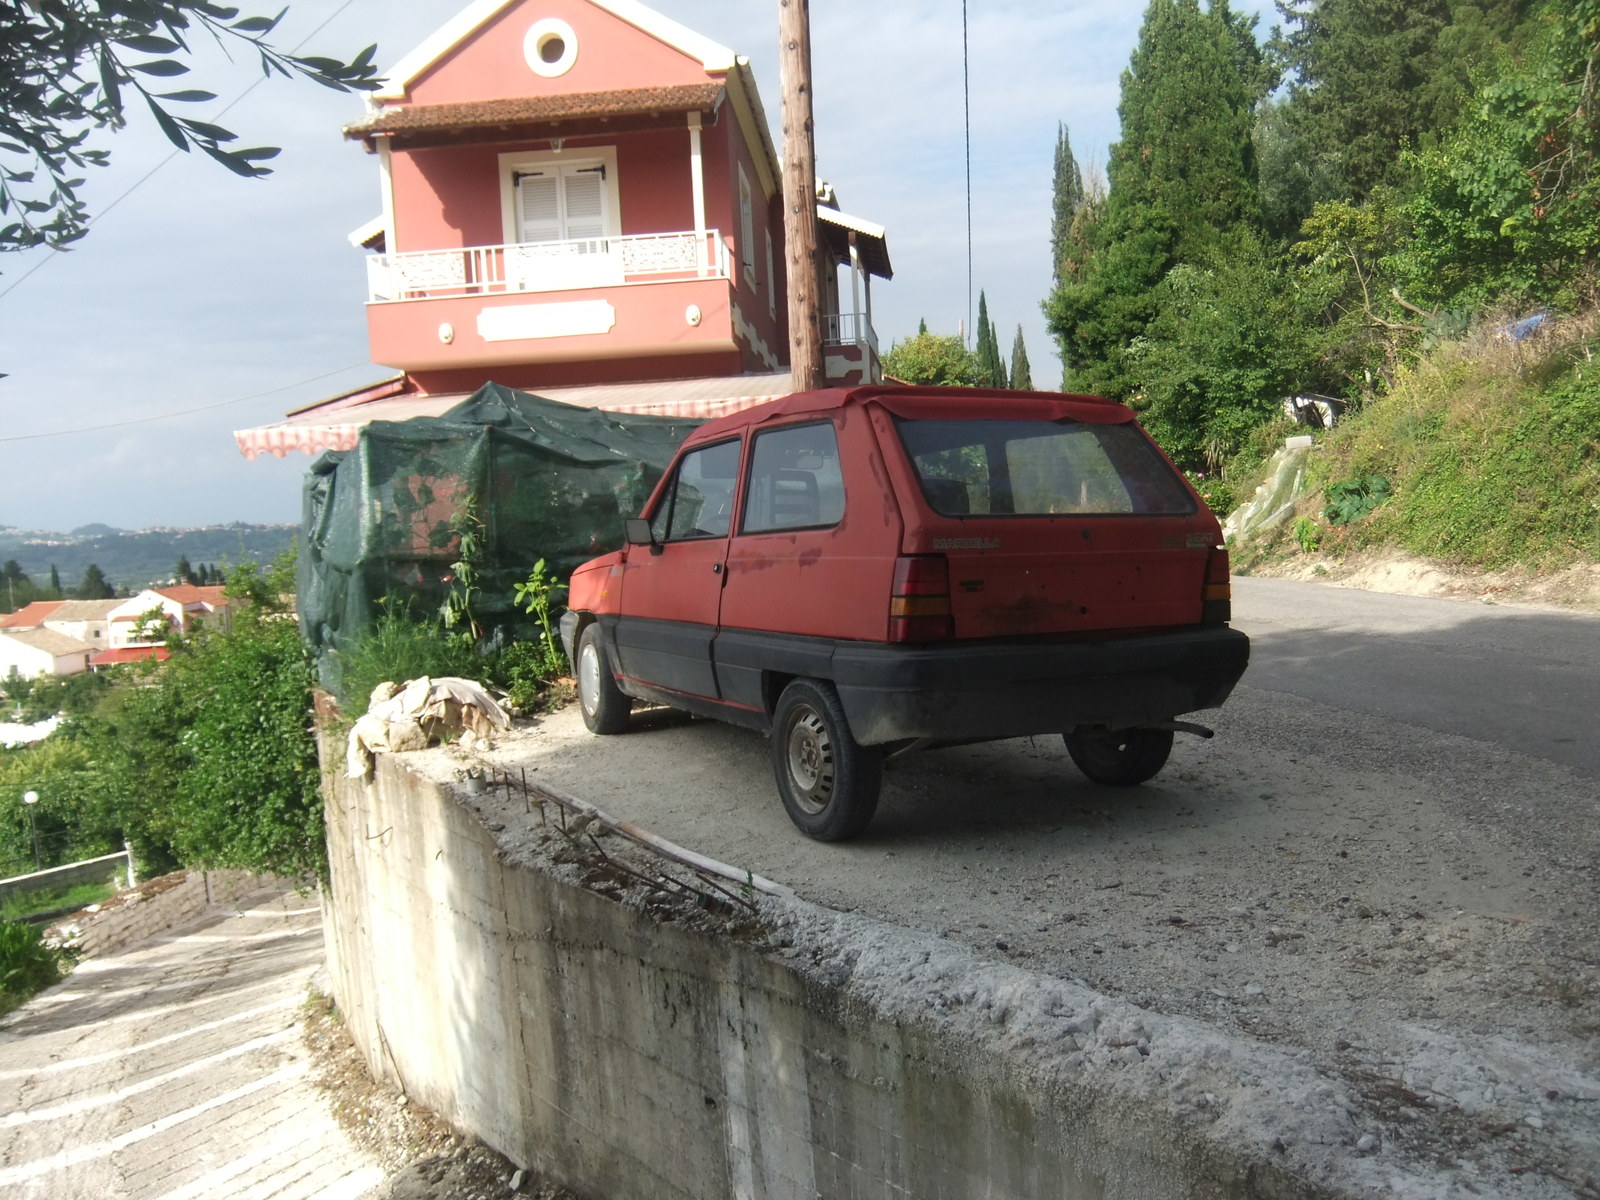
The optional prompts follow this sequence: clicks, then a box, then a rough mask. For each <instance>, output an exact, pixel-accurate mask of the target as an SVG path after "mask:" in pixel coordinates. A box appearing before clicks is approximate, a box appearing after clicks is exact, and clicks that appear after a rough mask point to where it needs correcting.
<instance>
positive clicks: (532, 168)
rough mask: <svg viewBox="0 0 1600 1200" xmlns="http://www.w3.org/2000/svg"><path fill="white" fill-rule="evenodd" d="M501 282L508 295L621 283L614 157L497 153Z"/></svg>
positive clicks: (605, 152)
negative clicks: (502, 231) (503, 245)
mask: <svg viewBox="0 0 1600 1200" xmlns="http://www.w3.org/2000/svg"><path fill="white" fill-rule="evenodd" d="M500 169H501V171H502V176H501V179H502V183H501V187H502V192H501V206H502V220H503V224H504V229H505V234H504V238H505V242H506V244H507V248H506V251H505V281H506V287H507V289H508V290H510V291H518V292H540V291H556V290H560V289H563V288H588V287H610V286H613V285H615V284H620V283H621V282H623V275H624V271H623V260H622V250H621V247H619V246H618V245H616V244H614V242H613V240H612V239H615V238H617V237H618V236H619V235H620V233H621V217H620V215H619V212H618V204H617V153H616V151H615V150H614V149H612V148H610V147H605V148H602V149H597V150H589V151H587V152H586V153H584V154H583V155H581V156H578V155H571V154H557V153H555V152H553V151H552V152H547V153H543V154H534V153H528V152H523V153H520V154H502V155H501V156H500Z"/></svg>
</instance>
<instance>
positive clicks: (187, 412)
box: [0, 362, 372, 442]
mask: <svg viewBox="0 0 1600 1200" xmlns="http://www.w3.org/2000/svg"><path fill="white" fill-rule="evenodd" d="M371 365H372V364H371V363H365V362H359V363H350V364H349V365H348V366H343V367H340V368H339V369H338V370H335V371H325V372H323V373H322V374H321V375H313V376H311V377H310V378H309V379H298V380H296V381H295V382H294V383H285V384H283V385H281V386H280V387H274V388H268V389H267V390H266V391H264V392H252V393H251V394H250V395H248V396H235V397H234V398H233V399H232V400H219V401H217V403H215V404H202V405H200V407H198V408H185V409H182V410H181V411H179V412H169V413H161V414H160V415H159V416H154V417H130V418H129V419H128V420H126V421H108V422H106V423H105V424H104V425H85V426H83V427H82V428H79V429H55V430H52V431H51V432H49V433H22V434H17V435H16V436H14V437H0V442H31V441H33V440H35V439H36V438H50V437H67V436H69V435H70V434H74V433H99V432H100V431H101V430H105V429H121V428H123V427H124V426H128V425H147V424H149V423H150V422H152V421H170V420H172V418H174V417H188V416H193V415H194V414H195V413H202V412H210V411H211V410H212V409H216V408H227V407H228V406H229V405H230V404H243V403H245V401H247V400H259V399H261V397H263V396H271V395H275V394H276V393H278V392H287V391H288V390H289V389H290V388H297V387H301V386H303V385H305V384H308V383H316V382H317V381H318V380H320V379H331V378H333V376H335V375H343V374H344V373H345V372H346V371H353V370H355V369H356V368H357V367H369V366H371Z"/></svg>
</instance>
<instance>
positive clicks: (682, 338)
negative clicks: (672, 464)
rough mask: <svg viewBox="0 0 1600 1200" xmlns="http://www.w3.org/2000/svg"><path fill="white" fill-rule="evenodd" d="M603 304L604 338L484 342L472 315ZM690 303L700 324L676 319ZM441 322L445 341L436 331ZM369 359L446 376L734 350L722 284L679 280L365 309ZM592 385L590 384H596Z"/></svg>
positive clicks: (725, 289)
mask: <svg viewBox="0 0 1600 1200" xmlns="http://www.w3.org/2000/svg"><path fill="white" fill-rule="evenodd" d="M592 300H605V301H608V302H609V303H610V304H611V305H612V306H613V307H614V308H615V310H616V321H615V324H614V325H613V326H612V328H611V330H610V332H608V333H592V334H584V335H580V336H564V337H541V338H518V339H515V340H508V341H485V340H484V339H483V338H482V337H480V336H479V334H478V314H479V313H480V312H482V311H484V310H486V309H495V308H518V307H538V306H544V305H565V304H571V303H574V302H581V301H592ZM690 305H695V306H697V307H698V308H699V309H700V314H701V315H700V323H699V324H698V325H690V324H689V323H688V321H687V320H685V318H684V314H685V311H686V310H687V309H688V307H689V306H690ZM443 325H449V326H450V327H451V332H452V337H451V340H450V341H449V342H448V343H446V342H444V341H443V340H441V338H440V336H439V330H440V327H441V326H443ZM367 329H368V332H369V334H370V336H371V342H372V358H373V361H374V362H379V363H383V364H384V365H386V366H391V367H396V368H399V369H402V370H406V371H447V370H455V369H460V368H465V367H469V366H470V367H481V366H495V365H498V364H507V363H553V362H574V363H576V364H578V366H579V374H578V381H580V382H581V381H583V376H582V372H581V363H582V362H585V361H596V360H602V359H612V358H628V357H636V356H646V355H654V356H663V355H678V354H707V353H717V352H721V351H729V350H733V349H735V345H734V340H733V323H732V314H731V310H730V306H729V298H728V285H727V283H726V282H725V281H723V280H719V279H685V280H679V281H677V282H671V283H653V284H643V285H638V286H632V287H620V288H576V289H573V290H571V291H563V292H560V293H542V294H539V295H537V296H533V295H518V296H498V297H492V298H491V297H484V296H459V297H444V298H439V299H433V300H407V301H401V302H398V303H389V304H369V305H367ZM598 381H599V380H597V382H598Z"/></svg>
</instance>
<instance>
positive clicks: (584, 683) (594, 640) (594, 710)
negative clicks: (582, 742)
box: [572, 622, 633, 733]
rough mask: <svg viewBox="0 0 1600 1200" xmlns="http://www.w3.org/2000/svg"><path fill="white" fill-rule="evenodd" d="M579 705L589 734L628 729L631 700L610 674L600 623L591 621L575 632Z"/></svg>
mask: <svg viewBox="0 0 1600 1200" xmlns="http://www.w3.org/2000/svg"><path fill="white" fill-rule="evenodd" d="M572 669H573V673H574V674H575V675H576V676H577V677H578V708H579V710H580V711H581V712H582V713H583V723H584V725H585V726H586V727H587V728H588V730H589V732H590V733H622V732H623V731H624V730H626V729H627V728H628V723H629V721H628V717H629V714H630V713H632V712H633V701H632V700H630V699H628V697H626V696H624V695H623V694H622V689H621V688H619V687H618V686H617V681H616V679H615V678H613V677H612V674H611V662H610V660H609V659H608V658H607V657H606V648H605V646H604V645H603V644H601V641H600V626H599V625H596V624H594V623H593V622H591V623H590V624H589V625H587V626H585V627H584V630H583V632H582V633H581V634H579V635H578V661H577V662H576V663H574V664H573V668H572Z"/></svg>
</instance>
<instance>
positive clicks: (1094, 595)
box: [874, 393, 1228, 641]
mask: <svg viewBox="0 0 1600 1200" xmlns="http://www.w3.org/2000/svg"><path fill="white" fill-rule="evenodd" d="M885 407H886V408H888V409H890V411H889V413H887V414H882V413H880V414H878V415H877V416H876V417H875V422H874V423H875V425H876V426H877V428H878V429H879V435H880V441H881V442H882V443H883V444H884V445H885V447H886V457H887V458H888V459H890V460H897V461H894V465H892V466H891V468H890V470H891V473H892V474H893V475H894V476H895V477H896V479H895V486H896V491H897V493H901V496H900V499H901V506H902V511H903V513H904V516H905V518H906V520H905V536H904V541H903V544H902V551H903V555H904V557H903V559H902V562H901V564H900V566H899V569H898V570H897V576H896V578H897V587H896V592H897V593H898V595H897V598H896V600H895V601H892V604H894V605H897V606H898V608H891V631H890V639H891V640H896V641H933V640H942V639H944V638H950V637H954V638H958V639H971V638H1006V637H1038V636H1041V635H1073V634H1094V633H1098V632H1101V631H1110V630H1119V631H1128V630H1155V629H1171V628H1176V627H1181V626H1190V625H1198V624H1202V623H1218V622H1221V621H1225V620H1227V579H1228V575H1227V556H1226V551H1224V550H1222V549H1220V542H1221V536H1220V530H1219V528H1218V526H1217V522H1216V518H1215V517H1213V516H1212V515H1211V513H1210V512H1209V511H1207V510H1206V508H1205V506H1204V505H1203V504H1202V503H1201V502H1200V501H1199V499H1198V498H1197V497H1196V496H1195V494H1194V492H1193V491H1192V489H1190V488H1189V486H1188V484H1187V483H1185V482H1184V480H1183V478H1182V476H1181V475H1179V474H1178V472H1177V471H1176V470H1175V469H1174V468H1173V467H1172V465H1171V464H1170V463H1169V462H1168V461H1167V460H1166V458H1165V456H1163V455H1162V454H1161V453H1160V451H1159V450H1157V449H1156V447H1155V445H1154V443H1152V442H1151V441H1150V439H1149V438H1148V437H1147V436H1146V435H1145V434H1144V432H1143V431H1142V430H1141V429H1140V428H1139V427H1138V426H1137V425H1136V424H1135V423H1134V422H1133V420H1132V414H1131V413H1130V412H1129V411H1128V410H1127V409H1126V408H1123V407H1122V406H1121V405H1115V404H1111V403H1110V402H1107V401H1098V400H1092V399H1088V398H1083V399H1071V400H1069V399H1065V398H1049V397H1030V396H1025V395H1024V396H1013V397H1007V398H1000V399H995V400H993V401H989V400H984V399H979V398H977V397H976V396H974V397H973V398H971V399H968V400H966V401H965V402H964V403H962V404H960V405H957V404H955V403H954V402H953V400H952V398H951V397H950V396H949V394H948V393H946V394H945V395H943V396H940V397H938V398H937V399H936V400H927V399H925V398H924V397H920V396H917V397H906V398H904V399H900V398H895V399H894V400H893V401H890V402H888V403H886V404H885ZM896 447H898V452H896V449H895V448H896ZM941 592H942V593H943V597H947V599H945V598H942V596H941ZM897 611H898V612H899V613H900V614H901V615H902V616H905V617H909V618H912V619H911V620H910V621H909V623H908V622H907V621H901V622H899V624H898V625H897V624H896V622H895V614H896V612H897ZM941 614H948V616H947V619H946V620H945V621H944V623H943V626H942V630H943V631H942V633H941V626H940V624H939V621H938V618H939V617H940V615H941Z"/></svg>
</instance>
